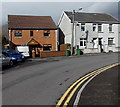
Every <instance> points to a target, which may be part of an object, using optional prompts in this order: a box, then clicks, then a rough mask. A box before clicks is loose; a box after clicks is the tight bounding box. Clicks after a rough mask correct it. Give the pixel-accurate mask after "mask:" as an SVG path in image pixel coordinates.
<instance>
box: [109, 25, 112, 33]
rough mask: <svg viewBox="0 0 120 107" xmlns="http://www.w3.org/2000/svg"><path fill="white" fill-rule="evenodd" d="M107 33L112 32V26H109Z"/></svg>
mask: <svg viewBox="0 0 120 107" xmlns="http://www.w3.org/2000/svg"><path fill="white" fill-rule="evenodd" d="M109 32H112V24H109Z"/></svg>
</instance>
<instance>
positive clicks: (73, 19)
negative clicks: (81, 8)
mask: <svg viewBox="0 0 120 107" xmlns="http://www.w3.org/2000/svg"><path fill="white" fill-rule="evenodd" d="M72 23H73V24H72V37H71V56H72V55H73V42H74V24H75V10H73V12H72Z"/></svg>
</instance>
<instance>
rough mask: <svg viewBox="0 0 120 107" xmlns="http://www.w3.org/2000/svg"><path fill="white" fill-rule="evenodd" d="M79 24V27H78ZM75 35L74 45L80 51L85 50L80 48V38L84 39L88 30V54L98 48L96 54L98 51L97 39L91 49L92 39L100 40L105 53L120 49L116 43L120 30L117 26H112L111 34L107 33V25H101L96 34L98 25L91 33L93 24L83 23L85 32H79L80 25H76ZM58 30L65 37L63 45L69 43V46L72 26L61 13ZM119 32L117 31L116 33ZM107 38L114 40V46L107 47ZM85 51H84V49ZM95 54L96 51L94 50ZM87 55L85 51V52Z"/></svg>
mask: <svg viewBox="0 0 120 107" xmlns="http://www.w3.org/2000/svg"><path fill="white" fill-rule="evenodd" d="M78 24H79V26H78ZM76 25H77V26H76V27H75V28H76V30H75V31H76V33H75V34H76V35H75V39H74V44H73V46H75V45H79V48H80V49H85V47H81V46H80V38H86V31H87V30H88V43H87V44H88V45H87V48H88V49H89V52H90V50H91V49H92V48H95V47H96V48H98V52H99V51H100V50H99V46H98V39H97V40H96V44H95V47H93V42H92V40H93V38H102V44H103V45H102V48H103V49H104V51H105V52H109V50H112V51H113V52H116V51H118V49H119V48H120V42H118V40H120V29H118V28H119V27H120V24H119V27H118V24H113V27H112V28H113V32H111V33H110V32H109V24H102V32H101V33H98V24H96V31H93V23H85V31H81V23H78V22H77V23H76ZM59 27H60V29H61V30H62V31H63V33H64V35H65V43H70V44H71V37H72V24H71V21H70V19H69V18H68V16H67V15H66V14H65V13H63V16H62V18H61V21H60V24H59ZM118 30H119V31H118ZM109 37H113V38H114V44H115V45H113V46H108V38H109ZM85 51H86V49H85ZM95 52H96V49H95ZM86 53H87V51H86Z"/></svg>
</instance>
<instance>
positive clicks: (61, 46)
mask: <svg viewBox="0 0 120 107" xmlns="http://www.w3.org/2000/svg"><path fill="white" fill-rule="evenodd" d="M67 49H68V46H67V45H60V51H65V50H67Z"/></svg>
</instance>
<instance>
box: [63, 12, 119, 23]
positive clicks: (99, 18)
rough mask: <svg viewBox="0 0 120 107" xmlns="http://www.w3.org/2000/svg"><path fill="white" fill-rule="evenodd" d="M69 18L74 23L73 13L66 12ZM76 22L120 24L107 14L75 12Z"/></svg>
mask: <svg viewBox="0 0 120 107" xmlns="http://www.w3.org/2000/svg"><path fill="white" fill-rule="evenodd" d="M65 13H66V14H67V16H68V17H69V18H70V19H71V21H72V12H67V11H65ZM75 21H78V22H83V23H84V22H88V23H90V22H92V23H120V21H118V20H117V19H115V18H114V17H112V16H111V15H108V14H105V13H81V12H75Z"/></svg>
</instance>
